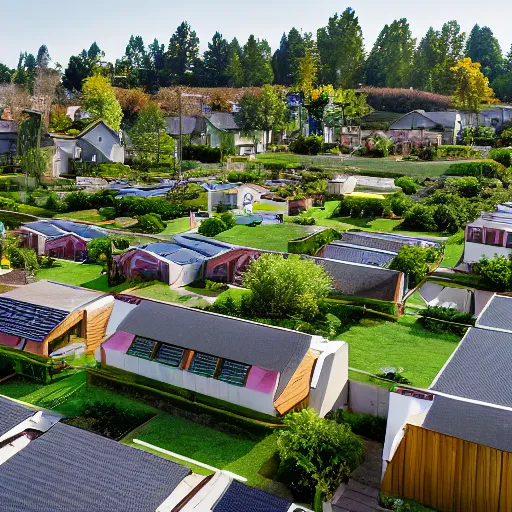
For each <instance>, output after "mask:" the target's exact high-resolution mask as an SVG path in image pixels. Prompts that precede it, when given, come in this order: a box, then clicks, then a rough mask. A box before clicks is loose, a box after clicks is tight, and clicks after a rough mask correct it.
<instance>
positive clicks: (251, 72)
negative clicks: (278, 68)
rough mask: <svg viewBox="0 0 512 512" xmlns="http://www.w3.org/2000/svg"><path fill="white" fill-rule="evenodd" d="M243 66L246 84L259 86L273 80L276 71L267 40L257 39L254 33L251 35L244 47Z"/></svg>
mask: <svg viewBox="0 0 512 512" xmlns="http://www.w3.org/2000/svg"><path fill="white" fill-rule="evenodd" d="M242 67H243V71H244V85H245V86H248V87H259V86H262V85H263V84H271V83H272V82H273V80H274V73H273V71H272V64H271V57H270V46H269V45H268V43H267V41H265V40H264V39H263V40H261V41H260V40H259V39H258V40H257V39H256V38H255V37H254V35H252V34H251V35H250V36H249V39H248V41H247V43H246V44H245V46H244V49H243V57H242Z"/></svg>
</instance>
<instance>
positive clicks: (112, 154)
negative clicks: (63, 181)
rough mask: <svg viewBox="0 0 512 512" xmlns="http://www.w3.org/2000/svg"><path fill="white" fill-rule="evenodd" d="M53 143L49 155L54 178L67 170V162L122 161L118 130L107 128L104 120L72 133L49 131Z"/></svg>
mask: <svg viewBox="0 0 512 512" xmlns="http://www.w3.org/2000/svg"><path fill="white" fill-rule="evenodd" d="M51 136H52V138H53V142H54V146H55V150H54V154H53V159H52V169H53V171H52V174H53V177H54V178H58V177H59V176H60V175H61V174H68V173H69V172H70V171H71V170H72V167H71V166H70V164H69V162H70V160H71V161H75V162H85V163H90V164H103V163H112V162H118V163H124V146H123V145H122V138H121V135H120V133H118V132H116V131H115V130H113V129H112V128H110V127H109V126H108V125H107V124H106V123H105V121H102V120H99V121H96V122H94V123H91V124H90V125H89V126H88V127H87V128H86V129H85V130H83V131H82V132H81V133H79V134H78V135H76V136H70V135H59V134H51Z"/></svg>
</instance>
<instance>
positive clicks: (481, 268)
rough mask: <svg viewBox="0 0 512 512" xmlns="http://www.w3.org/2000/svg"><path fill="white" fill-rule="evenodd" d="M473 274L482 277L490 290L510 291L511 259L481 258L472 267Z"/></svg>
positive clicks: (497, 257) (501, 257) (498, 257)
mask: <svg viewBox="0 0 512 512" xmlns="http://www.w3.org/2000/svg"><path fill="white" fill-rule="evenodd" d="M473 272H474V273H475V274H477V275H479V276H482V278H483V281H484V283H485V284H486V285H487V287H488V288H489V289H490V290H493V291H497V292H504V291H509V290H511V289H512V259H511V258H507V257H505V256H498V255H495V256H494V258H493V259H488V258H485V257H484V258H482V259H481V260H480V261H479V262H477V263H475V264H474V265H473Z"/></svg>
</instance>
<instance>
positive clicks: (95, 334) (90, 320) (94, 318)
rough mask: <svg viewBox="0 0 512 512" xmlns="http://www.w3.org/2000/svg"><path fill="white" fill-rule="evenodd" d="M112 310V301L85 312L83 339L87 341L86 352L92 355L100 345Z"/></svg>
mask: <svg viewBox="0 0 512 512" xmlns="http://www.w3.org/2000/svg"><path fill="white" fill-rule="evenodd" d="M113 309H114V301H112V302H109V303H107V304H105V305H103V306H101V307H99V308H97V309H94V310H92V311H86V312H85V333H84V337H85V339H86V340H87V352H89V353H92V352H94V351H95V350H96V349H97V348H98V347H99V346H100V345H101V343H102V341H103V338H104V337H105V332H106V330H107V324H108V321H109V319H110V315H111V314H112V310H113Z"/></svg>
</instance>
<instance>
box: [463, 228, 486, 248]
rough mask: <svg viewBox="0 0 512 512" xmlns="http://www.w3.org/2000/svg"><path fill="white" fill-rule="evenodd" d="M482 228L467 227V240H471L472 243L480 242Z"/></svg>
mask: <svg viewBox="0 0 512 512" xmlns="http://www.w3.org/2000/svg"><path fill="white" fill-rule="evenodd" d="M482 235H483V230H482V228H471V227H470V228H468V239H467V241H468V242H473V243H474V244H481V243H482Z"/></svg>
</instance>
